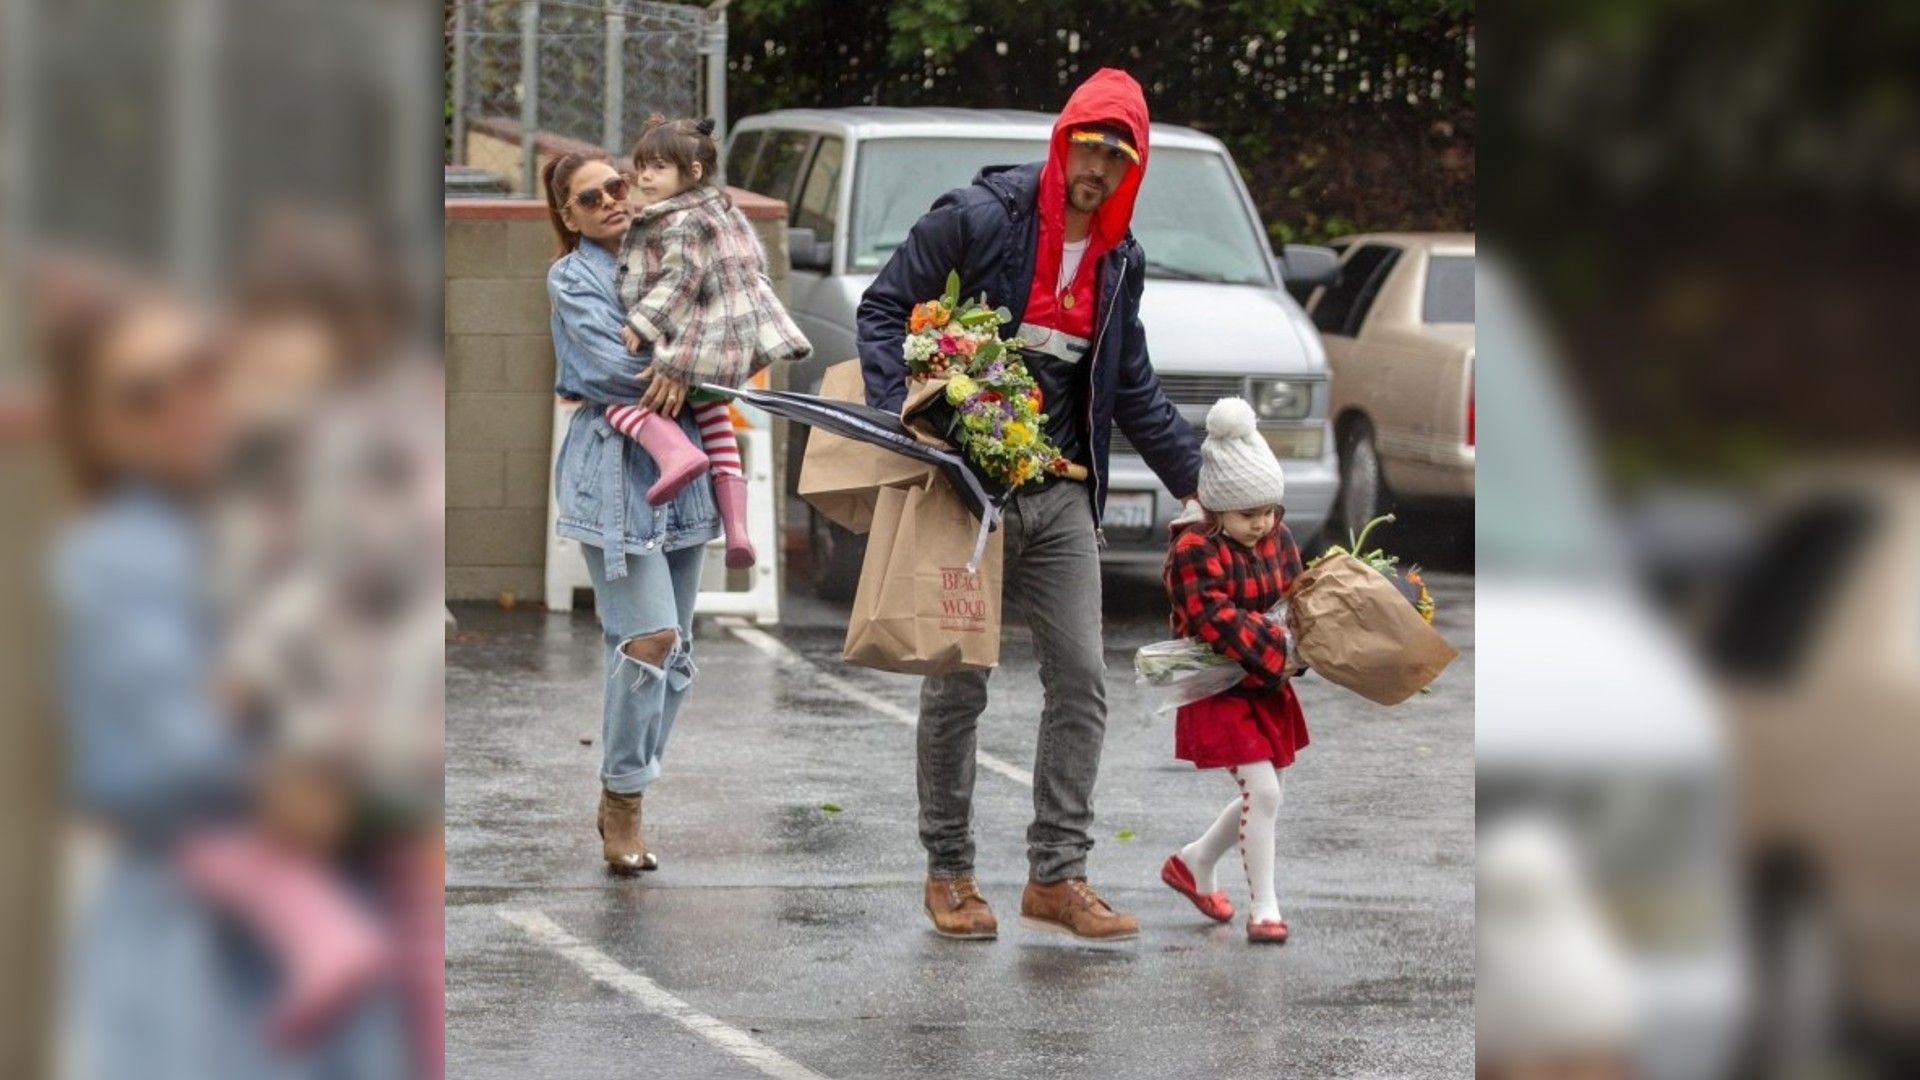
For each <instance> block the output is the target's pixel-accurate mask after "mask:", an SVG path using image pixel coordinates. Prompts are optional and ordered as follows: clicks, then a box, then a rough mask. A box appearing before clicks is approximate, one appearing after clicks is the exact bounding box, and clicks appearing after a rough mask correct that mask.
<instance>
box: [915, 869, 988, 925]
mask: <svg viewBox="0 0 1920 1080" xmlns="http://www.w3.org/2000/svg"><path fill="white" fill-rule="evenodd" d="M927 917H928V918H929V919H932V920H933V932H934V933H936V934H939V935H940V936H941V937H948V938H962V939H967V940H984V939H987V938H993V937H997V936H999V934H1000V922H999V920H998V919H995V918H994V917H993V909H992V908H990V907H988V906H987V898H986V897H984V896H981V895H980V883H979V882H977V881H975V880H974V879H973V875H972V874H963V875H961V876H960V877H950V878H944V877H929V878H928V879H927Z"/></svg>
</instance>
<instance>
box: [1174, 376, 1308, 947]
mask: <svg viewBox="0 0 1920 1080" xmlns="http://www.w3.org/2000/svg"><path fill="white" fill-rule="evenodd" d="M1200 454H1201V465H1200V491H1199V501H1200V508H1201V511H1202V513H1201V517H1200V519H1199V520H1198V521H1185V522H1177V523H1175V525H1174V532H1173V542H1172V546H1171V547H1170V549H1169V550H1168V552H1167V563H1166V583H1167V596H1168V598H1169V599H1170V600H1171V601H1172V603H1173V620H1172V621H1173V632H1174V633H1175V634H1177V635H1179V636H1181V637H1187V638H1195V639H1197V640H1200V641H1204V642H1206V643H1207V644H1208V645H1211V646H1212V647H1213V649H1214V651H1216V652H1218V653H1220V654H1221V655H1222V656H1225V657H1227V658H1229V659H1231V660H1233V661H1235V662H1236V663H1238V664H1239V665H1240V666H1241V667H1243V668H1245V669H1246V671H1247V677H1246V678H1245V679H1243V680H1241V682H1240V683H1239V685H1237V686H1235V687H1234V688H1233V689H1231V690H1228V691H1226V692H1225V693H1221V694H1216V695H1214V696H1213V697H1210V698H1205V699H1202V700H1200V701H1196V702H1194V703H1192V704H1190V705H1185V706H1182V707H1181V709H1180V711H1179V713H1178V714H1177V717H1176V719H1175V722H1174V736H1173V753H1174V756H1175V757H1177V758H1180V759H1181V760H1182V761H1191V762H1193V764H1194V767H1195V768H1200V769H1225V770H1226V771H1227V773H1228V775H1229V776H1231V777H1232V778H1233V781H1234V784H1235V786H1236V787H1237V788H1238V791H1237V792H1236V794H1235V796H1234V799H1233V801H1232V802H1230V803H1228V804H1227V806H1226V808H1225V809H1223V810H1222V811H1221V812H1220V816H1219V817H1218V818H1216V819H1215V820H1214V823H1213V825H1212V826H1211V827H1210V828H1208V829H1207V831H1206V832H1205V833H1202V834H1201V836H1200V838H1199V839H1197V840H1195V841H1194V842H1193V843H1191V844H1188V845H1187V846H1186V847H1183V848H1181V849H1180V850H1179V852H1178V853H1176V854H1174V855H1172V856H1170V857H1168V859H1167V861H1166V865H1164V866H1163V867H1161V869H1160V877H1161V880H1163V881H1165V882H1166V883H1167V884H1168V885H1169V886H1171V887H1172V888H1173V889H1174V890H1175V891H1177V892H1179V893H1180V894H1181V895H1183V896H1185V897H1186V898H1187V899H1189V900H1191V901H1193V905H1194V906H1195V907H1197V908H1199V909H1200V911H1201V913H1203V914H1205V915H1206V916H1207V917H1208V918H1211V919H1215V920H1217V921H1219V922H1230V921H1232V919H1233V903H1232V902H1231V901H1230V900H1228V899H1227V894H1226V893H1225V892H1223V891H1221V890H1220V889H1219V888H1218V887H1217V886H1216V885H1215V883H1214V867H1215V866H1216V865H1217V864H1218V863H1219V861H1220V859H1221V858H1222V857H1223V856H1224V855H1226V853H1227V851H1228V849H1230V848H1233V847H1234V846H1236V845H1237V846H1238V847H1239V848H1240V860H1241V864H1242V865H1243V866H1245V868H1246V872H1247V888H1248V891H1249V892H1250V893H1251V894H1252V900H1251V904H1250V906H1249V910H1248V912H1247V940H1249V941H1253V942H1270V943H1278V942H1283V941H1285V940H1286V939H1287V923H1286V920H1285V919H1283V918H1281V917H1280V905H1279V902H1278V900H1276V899H1275V896H1274V881H1273V858H1274V825H1275V822H1276V819H1277V818H1278V817H1279V813H1280V793H1281V786H1282V776H1281V772H1280V770H1282V769H1284V768H1286V767H1287V766H1288V765H1291V764H1292V763H1293V757H1294V754H1295V753H1296V752H1297V751H1298V750H1299V749H1300V748H1301V747H1304V746H1306V745H1307V722H1306V718H1305V717H1304V716H1303V715H1301V712H1300V701H1299V698H1297V697H1296V696H1295V695H1294V692H1293V686H1292V684H1291V682H1289V678H1290V676H1291V675H1292V674H1293V673H1295V671H1296V670H1297V667H1296V663H1295V660H1294V656H1293V642H1292V636H1291V635H1290V634H1289V633H1288V631H1287V628H1286V626H1285V623H1284V620H1283V618H1282V615H1281V614H1280V612H1284V610H1285V609H1284V607H1282V608H1280V612H1275V613H1274V614H1273V617H1272V618H1269V617H1268V613H1269V612H1270V611H1273V610H1274V609H1275V607H1276V605H1280V604H1281V601H1282V600H1283V599H1284V598H1285V596H1286V591H1287V586H1288V585H1289V584H1291V583H1292V581H1293V579H1294V578H1295V577H1296V576H1297V575H1298V574H1299V573H1300V549H1299V548H1298V547H1296V546H1295V544H1294V542H1293V535H1292V534H1291V533H1289V532H1288V531H1287V527H1286V525H1284V524H1282V523H1281V520H1280V517H1281V506H1280V500H1281V497H1282V495H1283V494H1284V493H1285V488H1286V481H1285V478H1284V477H1283V476H1282V474H1281V472H1280V462H1279V461H1278V460H1276V459H1275V458H1274V456H1273V450H1272V449H1271V448H1269V447H1268V446H1267V444H1266V441H1265V440H1264V439H1262V438H1261V437H1260V433H1259V430H1258V429H1257V426H1256V424H1255V422H1254V414H1253V408H1252V407H1251V406H1249V405H1248V404H1247V403H1246V402H1245V401H1242V400H1241V399H1239V398H1224V399H1222V400H1221V401H1219V402H1216V403H1215V404H1214V406H1213V408H1212V410H1211V411H1209V412H1208V413H1207V438H1206V441H1205V442H1204V443H1203V444H1202V445H1201V448H1200Z"/></svg>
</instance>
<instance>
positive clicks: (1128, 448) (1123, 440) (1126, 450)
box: [1107, 421, 1200, 457]
mask: <svg viewBox="0 0 1920 1080" xmlns="http://www.w3.org/2000/svg"><path fill="white" fill-rule="evenodd" d="M1187 426H1188V427H1193V424H1192V422H1191V421H1189V422H1188V424H1187ZM1112 430H1113V436H1112V437H1113V443H1112V444H1111V445H1110V446H1109V448H1108V450H1107V453H1108V454H1109V455H1110V456H1114V457H1118V456H1119V455H1121V454H1129V455H1132V456H1133V457H1139V456H1140V451H1138V450H1135V449H1134V448H1133V443H1132V442H1131V441H1129V440H1128V439H1127V437H1126V435H1125V434H1123V433H1122V432H1121V431H1120V425H1119V424H1115V425H1113V429H1112ZM1199 434H1200V429H1198V428H1194V435H1195V436H1196V437H1198V436H1199Z"/></svg>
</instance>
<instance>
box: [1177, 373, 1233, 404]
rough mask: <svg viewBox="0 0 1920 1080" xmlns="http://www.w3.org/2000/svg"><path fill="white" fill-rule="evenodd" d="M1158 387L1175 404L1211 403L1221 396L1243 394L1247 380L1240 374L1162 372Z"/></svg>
mask: <svg viewBox="0 0 1920 1080" xmlns="http://www.w3.org/2000/svg"><path fill="white" fill-rule="evenodd" d="M1160 388H1161V389H1163V390H1165V391H1166V392H1167V397H1168V398H1169V399H1170V400H1172V401H1173V403H1174V404H1176V405H1212V404H1213V403H1214V402H1216V401H1219V400H1220V399H1221V398H1223V397H1235V396H1238V395H1243V394H1245V393H1246V392H1247V380H1246V378H1245V377H1244V376H1241V375H1167V374H1162V375H1161V376H1160Z"/></svg>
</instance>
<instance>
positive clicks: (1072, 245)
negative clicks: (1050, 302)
mask: <svg viewBox="0 0 1920 1080" xmlns="http://www.w3.org/2000/svg"><path fill="white" fill-rule="evenodd" d="M1092 239H1093V237H1091V236H1085V237H1082V238H1080V239H1078V240H1069V241H1067V242H1065V243H1063V244H1061V245H1060V281H1059V282H1058V283H1057V284H1056V285H1054V287H1053V291H1054V292H1064V291H1065V290H1066V288H1067V286H1069V285H1071V284H1073V275H1075V274H1077V273H1079V272H1080V259H1081V258H1082V257H1083V256H1085V255H1086V253H1087V243H1088V242H1089V241H1091V240H1092Z"/></svg>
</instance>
